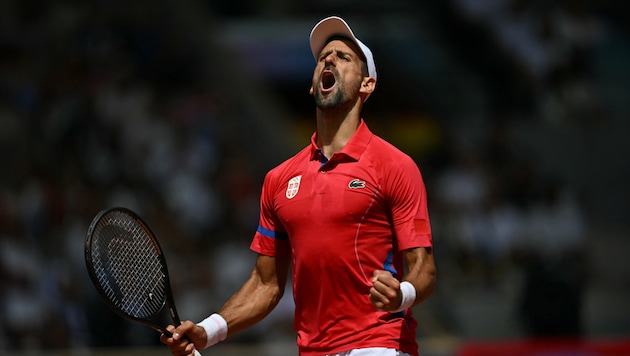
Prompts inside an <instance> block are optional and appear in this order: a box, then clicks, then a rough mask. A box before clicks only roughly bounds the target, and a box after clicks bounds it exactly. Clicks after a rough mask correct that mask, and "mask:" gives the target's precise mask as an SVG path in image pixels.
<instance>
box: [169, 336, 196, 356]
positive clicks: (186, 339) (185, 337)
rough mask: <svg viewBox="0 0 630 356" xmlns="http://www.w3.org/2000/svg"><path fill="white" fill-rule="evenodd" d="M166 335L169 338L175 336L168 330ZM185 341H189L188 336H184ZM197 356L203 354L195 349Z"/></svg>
mask: <svg viewBox="0 0 630 356" xmlns="http://www.w3.org/2000/svg"><path fill="white" fill-rule="evenodd" d="M164 335H166V336H168V337H172V336H173V334H172V333H171V332H170V331H168V330H166V329H164ZM184 339H186V340H188V338H187V337H186V335H184ZM189 341H190V340H189ZM195 356H202V355H201V352H199V351H197V349H195Z"/></svg>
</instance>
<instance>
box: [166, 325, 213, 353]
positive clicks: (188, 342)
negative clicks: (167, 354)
mask: <svg viewBox="0 0 630 356" xmlns="http://www.w3.org/2000/svg"><path fill="white" fill-rule="evenodd" d="M166 329H167V330H168V331H170V332H171V333H172V334H173V336H172V337H169V336H166V335H165V334H162V335H161V336H160V341H161V342H162V343H163V344H165V345H166V346H168V349H169V350H170V351H171V353H172V354H173V356H194V355H195V350H200V349H202V348H203V347H204V346H205V345H206V340H207V336H206V331H205V330H204V328H202V327H200V326H197V325H196V324H195V323H193V322H192V321H190V320H186V321H184V322H183V323H182V324H181V325H179V326H178V327H177V328H175V327H174V326H172V325H169V326H168V327H167V328H166ZM195 345H199V347H198V348H197V347H195Z"/></svg>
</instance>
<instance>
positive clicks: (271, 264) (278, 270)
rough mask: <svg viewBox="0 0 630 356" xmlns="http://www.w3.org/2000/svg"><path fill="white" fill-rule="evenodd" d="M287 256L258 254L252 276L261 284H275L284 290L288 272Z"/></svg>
mask: <svg viewBox="0 0 630 356" xmlns="http://www.w3.org/2000/svg"><path fill="white" fill-rule="evenodd" d="M289 261H290V260H289V258H287V257H284V256H278V257H276V256H267V255H263V254H258V257H257V259H256V266H255V267H254V271H253V273H252V277H253V278H255V279H256V282H257V283H259V284H261V285H263V286H276V287H278V289H279V290H281V291H284V286H285V284H286V282H287V277H288V273H289Z"/></svg>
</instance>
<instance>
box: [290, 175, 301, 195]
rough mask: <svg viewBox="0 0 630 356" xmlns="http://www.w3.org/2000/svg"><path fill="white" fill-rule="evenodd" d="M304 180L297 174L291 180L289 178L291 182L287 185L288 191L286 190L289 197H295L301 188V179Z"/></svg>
mask: <svg viewBox="0 0 630 356" xmlns="http://www.w3.org/2000/svg"><path fill="white" fill-rule="evenodd" d="M301 180H302V176H301V175H300V176H296V177H293V178H291V180H289V184H288V185H287V192H286V196H287V199H292V198H293V197H295V196H296V195H297V193H298V190H300V181H301Z"/></svg>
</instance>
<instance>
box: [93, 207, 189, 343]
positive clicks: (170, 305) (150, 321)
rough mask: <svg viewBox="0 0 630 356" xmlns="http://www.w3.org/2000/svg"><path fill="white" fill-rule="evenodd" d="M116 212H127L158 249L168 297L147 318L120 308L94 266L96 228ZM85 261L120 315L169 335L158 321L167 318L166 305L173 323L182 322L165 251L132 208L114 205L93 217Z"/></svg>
mask: <svg viewBox="0 0 630 356" xmlns="http://www.w3.org/2000/svg"><path fill="white" fill-rule="evenodd" d="M116 212H117V213H122V214H125V215H127V216H129V217H131V218H132V219H133V220H135V221H136V222H137V223H138V225H139V226H140V227H141V228H142V229H143V230H144V231H145V233H146V234H147V236H149V239H150V241H151V243H152V244H153V248H154V249H155V250H156V253H157V257H158V259H159V262H160V265H161V267H162V273H163V279H164V288H165V291H164V293H165V297H166V298H165V300H164V304H163V305H162V307H161V308H160V309H159V310H158V311H157V312H156V313H154V314H152V315H150V316H147V317H146V318H141V317H136V316H133V315H130V314H128V313H127V312H125V311H124V310H122V309H121V308H119V307H118V306H117V305H116V304H115V303H114V302H113V301H112V300H111V299H110V298H109V296H108V295H107V293H106V292H105V290H104V289H103V286H102V285H101V283H100V281H99V278H98V277H97V276H96V273H95V271H94V266H93V261H92V240H93V236H94V232H95V229H96V227H97V226H98V225H99V223H100V222H101V220H102V219H104V218H106V217H108V216H109V215H110V214H112V213H116ZM85 262H86V266H87V270H88V274H89V275H90V279H91V280H92V283H93V284H94V287H95V288H96V291H97V292H98V294H99V295H100V296H101V299H102V300H103V301H104V302H105V304H106V305H107V306H108V307H109V309H111V310H112V311H114V312H115V313H116V314H118V315H119V316H120V317H122V318H124V319H126V320H129V321H132V322H137V323H141V324H144V325H146V326H148V327H150V328H152V329H153V330H155V331H157V332H158V333H161V334H165V335H167V336H171V333H170V332H169V331H168V330H166V326H167V325H162V324H161V323H159V322H158V321H159V320H162V321H164V319H165V310H164V309H165V307H166V308H167V309H168V314H169V316H170V318H171V320H172V321H173V325H175V326H177V325H179V324H181V320H180V318H179V315H178V313H177V309H176V308H175V300H174V298H173V292H172V290H171V284H170V278H169V274H168V266H167V264H166V258H165V257H164V253H163V251H162V248H161V246H160V244H159V242H158V240H157V238H156V237H155V235H154V234H153V231H152V230H151V229H150V228H149V226H148V225H147V224H146V223H145V222H144V220H142V218H140V216H138V214H136V213H135V212H134V211H132V210H130V209H128V208H124V207H113V208H109V209H104V210H102V211H100V212H99V213H98V214H97V215H96V216H95V217H94V219H92V222H91V224H90V227H89V228H88V232H87V236H86V239H85Z"/></svg>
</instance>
